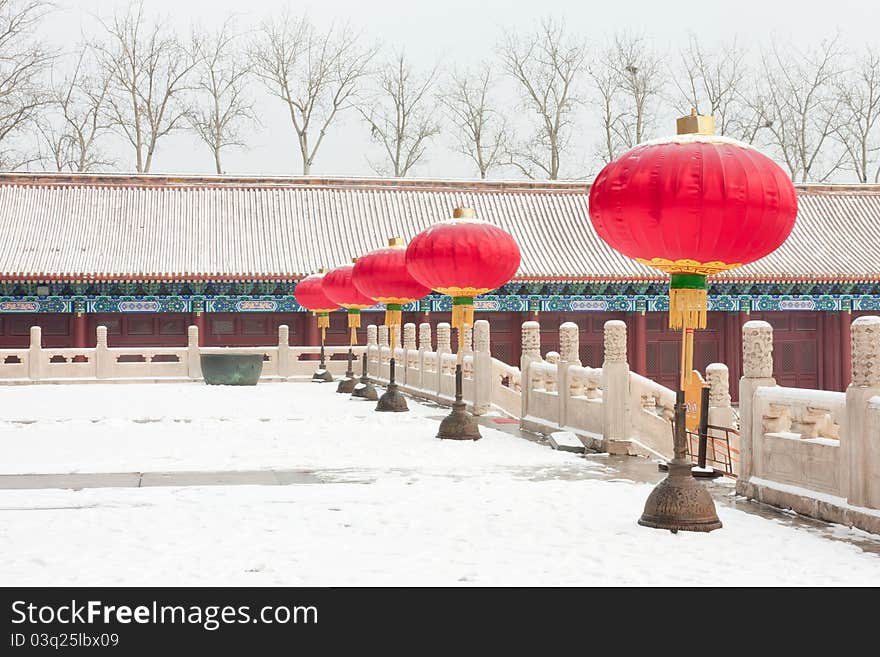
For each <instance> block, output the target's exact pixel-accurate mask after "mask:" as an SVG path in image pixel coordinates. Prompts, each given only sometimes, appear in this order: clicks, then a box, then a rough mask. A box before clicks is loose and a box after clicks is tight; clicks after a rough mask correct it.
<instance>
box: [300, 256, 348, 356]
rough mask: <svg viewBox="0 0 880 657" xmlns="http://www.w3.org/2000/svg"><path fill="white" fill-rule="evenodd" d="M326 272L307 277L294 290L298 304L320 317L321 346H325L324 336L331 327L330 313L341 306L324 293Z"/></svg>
mask: <svg viewBox="0 0 880 657" xmlns="http://www.w3.org/2000/svg"><path fill="white" fill-rule="evenodd" d="M324 275H325V274H324V272H323V271H321V272H319V273H317V274H311V275H310V276H306V277H305V278H304V279H302V280H301V281H300V282H299V283H297V284H296V287H295V288H294V289H293V296H294V298H295V299H296V302H297V303H298V304H299V305H301V306H302V307H303V308H305V309H306V310H311V311H312V312H313V313H315V314H316V315H317V316H318V328H320V329H321V344H322V345H323V344H324V336H325V333H326V331H327V328H328V327H329V326H330V315H329V313H331V312H333V311H334V310H338V309H339V306H338V305H337V304H335V303H333V301H331V300H330V298H329V297H328V296H327V294H326V293H325V292H324V286H323V282H324Z"/></svg>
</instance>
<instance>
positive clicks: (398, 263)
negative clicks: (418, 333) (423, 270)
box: [353, 237, 431, 337]
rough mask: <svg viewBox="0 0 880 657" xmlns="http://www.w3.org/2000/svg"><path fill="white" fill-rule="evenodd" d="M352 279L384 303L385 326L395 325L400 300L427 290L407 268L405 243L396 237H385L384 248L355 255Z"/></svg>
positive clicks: (427, 292)
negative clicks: (388, 238) (356, 257)
mask: <svg viewBox="0 0 880 657" xmlns="http://www.w3.org/2000/svg"><path fill="white" fill-rule="evenodd" d="M353 280H354V284H355V287H357V288H358V289H359V290H360V291H361V292H362V293H363V294H365V295H367V296H369V297H372V298H373V299H375V300H376V301H379V302H381V303H384V304H385V308H386V310H385V325H386V326H399V325H400V322H401V315H402V306H403V304H405V303H410V302H412V301H418V300H419V299H421V298H422V297H423V296H425V295H426V294H430V292H431V288H429V287H425V286H424V285H422V284H421V283H419V282H418V281H417V280H416V279H414V278H413V277H412V275H411V274H410V273H409V270H407V268H406V245H405V244H404V243H403V240H402V239H400V238H399V237H392V238H391V239H390V240H388V246H387V247H386V248H384V249H378V250H377V251H373V252H372V253H368V254H367V255H365V256H363V257H361V258H358V261H357V262H356V263H355V265H354V276H353ZM393 335H394V333H393V332H392V337H393Z"/></svg>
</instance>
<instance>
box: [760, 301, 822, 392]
mask: <svg viewBox="0 0 880 657" xmlns="http://www.w3.org/2000/svg"><path fill="white" fill-rule="evenodd" d="M820 315H821V313H818V312H802V311H798V312H765V313H752V314H751V317H750V319H762V320H764V321H765V322H768V323H769V324H770V326H772V327H773V376H774V378H775V379H776V383H777V384H778V385H780V386H786V387H790V388H812V389H818V388H819V387H820V383H821V382H822V381H823V376H822V375H823V362H822V359H821V358H820V357H819V351H820V350H819V345H820V344H822V341H823V331H822V321H821V317H820Z"/></svg>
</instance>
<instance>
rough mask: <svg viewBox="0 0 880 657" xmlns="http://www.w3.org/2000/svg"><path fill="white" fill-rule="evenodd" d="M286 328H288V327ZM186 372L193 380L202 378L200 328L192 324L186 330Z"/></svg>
mask: <svg viewBox="0 0 880 657" xmlns="http://www.w3.org/2000/svg"><path fill="white" fill-rule="evenodd" d="M284 328H287V327H286V326H285V327H284ZM186 370H187V374H188V375H189V378H191V379H193V380H197V379H201V378H202V358H201V353H200V352H199V327H198V326H196V325H195V324H191V325H190V326H188V327H187V328H186Z"/></svg>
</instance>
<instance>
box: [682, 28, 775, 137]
mask: <svg viewBox="0 0 880 657" xmlns="http://www.w3.org/2000/svg"><path fill="white" fill-rule="evenodd" d="M680 55H681V69H680V70H678V71H676V70H673V71H672V72H671V73H672V79H673V80H674V81H675V86H676V91H677V93H676V94H674V96H673V103H674V105H675V108H676V110H677V111H678V113H679V114H681V115H685V114H688V113H690V110H691V108H695V109H696V110H697V113H699V114H711V115H712V116H713V117H715V130H716V132H717V133H718V134H720V135H725V136H729V137H733V138H734V139H739V140H741V141H745V142H747V143H749V144H751V143H754V141H755V140H756V139H757V138H758V136H759V134H760V130H761V129H763V128H765V127H767V126H766V119H763V118H762V116H761V113H760V112H758V111H756V109H755V107H756V103H755V102H754V98H753V97H754V94H755V89H754V85H753V80H754V70H752V69H751V68H750V67H749V65H748V62H747V55H748V53H747V51H746V50H745V48H743V47H742V46H740V45H739V44H738V43H737V41H736V39H733V40H732V41H730V42H728V43H723V44H721V45H720V46H719V47H718V49H717V50H714V51H707V50H706V49H705V48H704V47H703V46H702V44H701V43H700V41H699V39H698V37H697V36H696V35H695V34H691V35H690V38H689V40H688V46H687V47H686V48H684V49H683V50H682V51H681V53H680Z"/></svg>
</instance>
